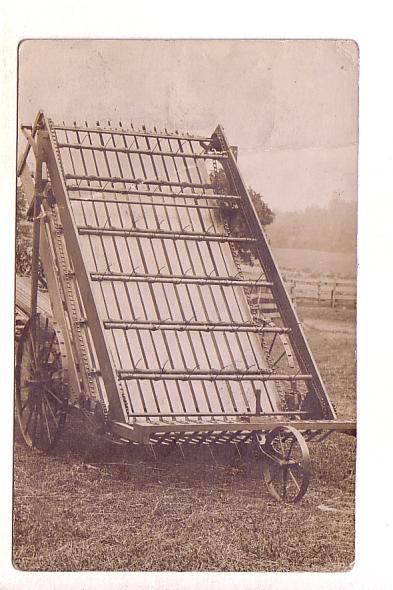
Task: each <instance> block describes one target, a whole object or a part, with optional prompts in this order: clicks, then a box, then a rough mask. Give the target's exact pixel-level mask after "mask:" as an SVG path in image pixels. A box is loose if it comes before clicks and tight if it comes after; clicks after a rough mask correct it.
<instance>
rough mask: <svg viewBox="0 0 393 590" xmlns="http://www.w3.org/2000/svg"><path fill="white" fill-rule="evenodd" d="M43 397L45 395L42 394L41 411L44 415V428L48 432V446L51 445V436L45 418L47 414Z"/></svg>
mask: <svg viewBox="0 0 393 590" xmlns="http://www.w3.org/2000/svg"><path fill="white" fill-rule="evenodd" d="M44 399H45V396H44V395H43V396H42V400H41V401H42V411H43V415H44V418H45V425H46V430H47V432H48V438H49V446H51V445H52V437H51V435H50V430H49V424H48V418H47V415H46V410H45V405H44Z"/></svg>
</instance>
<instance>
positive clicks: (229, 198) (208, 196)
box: [67, 184, 241, 205]
mask: <svg viewBox="0 0 393 590" xmlns="http://www.w3.org/2000/svg"><path fill="white" fill-rule="evenodd" d="M67 190H68V192H81V191H87V192H91V193H102V194H105V193H112V194H116V195H135V196H140V195H141V196H143V197H169V198H171V199H176V200H178V199H179V198H182V199H192V200H193V201H195V200H196V199H205V200H208V201H217V202H218V201H223V202H237V201H240V200H241V197H239V196H238V195H221V194H212V193H183V192H178V193H173V192H169V191H168V192H164V191H160V192H159V193H157V192H154V191H149V190H146V191H142V190H131V189H130V190H128V189H125V188H104V187H100V186H86V185H84V186H79V185H77V184H68V185H67ZM70 198H71V199H74V197H70ZM159 204H160V205H161V204H162V205H168V204H169V203H166V202H163V203H159ZM176 205H177V203H176Z"/></svg>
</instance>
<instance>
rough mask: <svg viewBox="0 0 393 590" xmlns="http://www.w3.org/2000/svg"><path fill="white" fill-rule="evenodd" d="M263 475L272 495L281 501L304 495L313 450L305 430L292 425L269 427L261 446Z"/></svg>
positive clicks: (291, 500)
mask: <svg viewBox="0 0 393 590" xmlns="http://www.w3.org/2000/svg"><path fill="white" fill-rule="evenodd" d="M261 450H262V452H263V454H264V462H263V475H264V479H265V482H266V485H267V487H268V490H269V492H270V493H271V495H272V496H273V497H274V498H276V499H277V500H280V501H282V502H287V503H294V502H298V501H299V500H301V498H303V496H304V494H305V493H306V491H307V488H308V484H309V482H310V475H311V462H310V453H309V450H308V447H307V443H306V441H305V440H304V438H303V436H302V434H301V433H300V432H299V431H298V430H296V429H295V428H292V427H291V426H286V427H281V426H280V427H278V428H275V429H274V430H272V431H270V432H269V434H268V435H267V436H266V440H265V443H264V444H263V446H262V449H261Z"/></svg>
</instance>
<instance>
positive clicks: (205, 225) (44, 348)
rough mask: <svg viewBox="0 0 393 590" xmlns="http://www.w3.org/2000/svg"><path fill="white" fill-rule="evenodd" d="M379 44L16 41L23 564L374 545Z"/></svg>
mask: <svg viewBox="0 0 393 590" xmlns="http://www.w3.org/2000/svg"><path fill="white" fill-rule="evenodd" d="M358 79H359V50H358V46H357V44H356V43H355V41H352V40H343V39H337V40H335V39H332V40H285V39H282V40H240V39H238V40H213V39H211V40H206V39H205V40H180V39H179V40H175V39H171V40H163V39H162V40H151V39H150V40H82V39H79V40H76V39H75V40H73V39H67V40H61V39H56V40H55V39H52V40H51V39H46V40H39V39H35V40H25V41H23V42H21V43H20V45H19V49H18V129H17V134H18V141H17V156H18V158H17V180H16V192H17V195H16V201H17V207H16V242H15V402H14V410H15V418H14V422H15V426H14V466H13V541H12V562H13V566H14V568H16V569H17V570H22V571H29V572H30V571H39V572H47V571H54V572H78V571H107V572H111V571H132V572H142V571H143V572H147V571H151V572H160V571H168V572H196V571H205V572H346V571H349V570H351V568H353V565H354V562H355V479H356V430H357V428H356V313H357V295H356V292H357V290H356V277H357V191H358V180H357V179H358Z"/></svg>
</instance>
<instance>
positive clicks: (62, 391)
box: [15, 314, 67, 451]
mask: <svg viewBox="0 0 393 590" xmlns="http://www.w3.org/2000/svg"><path fill="white" fill-rule="evenodd" d="M60 342H61V336H60V332H59V330H58V328H57V327H56V326H55V325H54V324H53V323H52V324H50V323H49V320H48V318H46V319H43V318H41V316H40V314H37V315H36V316H34V317H33V318H30V320H29V321H28V322H27V324H26V326H25V328H24V330H23V332H22V335H21V338H20V341H19V346H18V351H17V363H16V374H15V386H16V387H15V389H16V400H15V402H16V403H15V407H16V415H17V420H18V424H19V429H20V432H21V434H22V437H23V439H24V442H25V443H26V444H27V446H29V447H33V448H36V449H38V450H41V451H49V450H50V449H52V448H53V446H54V445H55V444H56V442H57V440H58V438H59V436H60V434H61V431H62V430H63V428H64V424H65V420H66V407H67V387H66V370H65V366H64V365H65V355H64V353H63V351H62V346H61V344H60Z"/></svg>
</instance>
